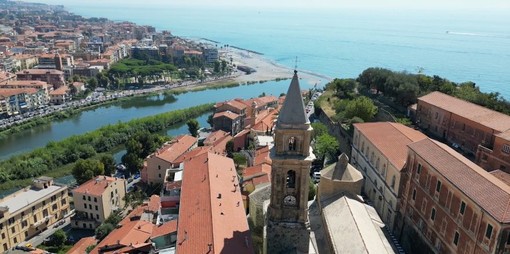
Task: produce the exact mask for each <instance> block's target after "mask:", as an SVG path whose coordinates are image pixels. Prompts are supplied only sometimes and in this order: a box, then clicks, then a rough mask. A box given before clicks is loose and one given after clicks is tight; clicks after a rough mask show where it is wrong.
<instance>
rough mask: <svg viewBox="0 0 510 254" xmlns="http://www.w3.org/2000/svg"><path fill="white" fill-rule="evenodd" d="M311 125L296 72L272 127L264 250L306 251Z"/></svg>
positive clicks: (278, 251) (270, 251) (268, 251)
mask: <svg viewBox="0 0 510 254" xmlns="http://www.w3.org/2000/svg"><path fill="white" fill-rule="evenodd" d="M311 132H312V127H311V126H310V121H309V120H308V118H307V117H306V113H305V107H304V103H303V97H302V96H301V89H300V87H299V78H298V75H297V71H294V76H293V77H292V81H291V83H290V86H289V90H288V92H287V95H286V97H285V101H284V103H283V106H282V109H281V111H280V114H279V116H278V120H277V122H276V128H275V136H274V139H275V146H274V147H273V148H272V150H271V153H270V156H271V160H272V172H271V199H270V204H269V207H268V212H267V227H266V232H267V234H266V235H267V253H282V252H285V253H286V252H288V251H292V250H297V251H299V252H304V253H306V252H307V251H308V243H309V229H308V226H307V225H308V214H307V209H308V188H309V181H310V176H309V174H310V166H311V163H312V160H313V159H314V158H315V157H314V155H313V153H312V149H311V147H310V139H311Z"/></svg>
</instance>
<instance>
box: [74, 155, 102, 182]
mask: <svg viewBox="0 0 510 254" xmlns="http://www.w3.org/2000/svg"><path fill="white" fill-rule="evenodd" d="M102 174H104V165H103V163H101V162H100V161H98V160H95V159H87V160H83V159H79V160H78V161H77V162H76V163H75V164H74V167H73V176H74V178H75V179H76V182H77V183H78V184H82V183H84V182H86V181H88V180H90V179H92V178H94V177H95V176H98V175H102Z"/></svg>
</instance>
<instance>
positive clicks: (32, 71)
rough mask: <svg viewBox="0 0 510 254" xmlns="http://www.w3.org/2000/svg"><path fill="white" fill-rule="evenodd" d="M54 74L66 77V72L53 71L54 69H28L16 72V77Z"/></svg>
mask: <svg viewBox="0 0 510 254" xmlns="http://www.w3.org/2000/svg"><path fill="white" fill-rule="evenodd" d="M47 73H49V74H54V75H64V72H62V71H59V70H53V69H27V70H22V71H18V72H16V75H23V74H32V75H34V74H35V75H42V74H47Z"/></svg>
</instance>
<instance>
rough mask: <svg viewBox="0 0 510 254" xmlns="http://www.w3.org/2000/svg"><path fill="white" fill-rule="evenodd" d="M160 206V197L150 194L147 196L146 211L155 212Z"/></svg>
mask: <svg viewBox="0 0 510 254" xmlns="http://www.w3.org/2000/svg"><path fill="white" fill-rule="evenodd" d="M160 208H161V198H160V197H159V196H158V195H152V196H151V197H150V198H149V203H148V204H147V208H146V209H145V210H146V211H149V212H152V213H155V212H158V211H159V209H160Z"/></svg>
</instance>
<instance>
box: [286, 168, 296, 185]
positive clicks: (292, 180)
mask: <svg viewBox="0 0 510 254" xmlns="http://www.w3.org/2000/svg"><path fill="white" fill-rule="evenodd" d="M286 186H287V188H296V172H294V171H293V170H290V171H288V172H287V183H286Z"/></svg>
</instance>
